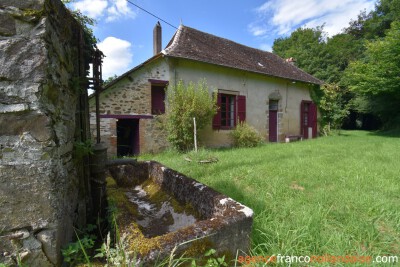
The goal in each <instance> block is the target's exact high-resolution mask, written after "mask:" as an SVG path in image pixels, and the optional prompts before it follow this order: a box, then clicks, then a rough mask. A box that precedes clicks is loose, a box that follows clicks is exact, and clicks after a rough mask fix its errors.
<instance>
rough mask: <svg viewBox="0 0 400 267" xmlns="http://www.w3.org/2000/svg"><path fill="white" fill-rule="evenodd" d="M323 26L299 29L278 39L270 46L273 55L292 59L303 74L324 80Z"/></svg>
mask: <svg viewBox="0 0 400 267" xmlns="http://www.w3.org/2000/svg"><path fill="white" fill-rule="evenodd" d="M325 35H326V34H325V32H324V31H323V26H321V27H317V28H315V29H311V28H299V29H297V30H295V31H294V32H292V34H291V35H290V37H285V38H278V39H276V40H275V41H274V44H273V46H272V49H273V53H275V54H277V55H279V56H280V57H282V58H290V57H293V58H294V59H295V60H296V65H297V66H298V67H299V68H301V69H302V70H304V71H305V72H307V73H309V74H311V75H314V76H316V77H317V78H319V79H322V80H324V79H325V78H326V77H325V74H323V73H322V72H321V70H324V69H325V68H324V65H325V57H326V49H325V43H324V40H325Z"/></svg>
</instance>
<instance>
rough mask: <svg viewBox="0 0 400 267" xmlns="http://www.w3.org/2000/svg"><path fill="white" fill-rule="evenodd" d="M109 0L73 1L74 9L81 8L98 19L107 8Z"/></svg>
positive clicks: (83, 11) (86, 13) (84, 12)
mask: <svg viewBox="0 0 400 267" xmlns="http://www.w3.org/2000/svg"><path fill="white" fill-rule="evenodd" d="M107 5H108V3H107V0H82V1H79V2H75V3H72V7H73V9H75V10H76V9H79V10H80V11H81V12H82V13H83V14H85V15H87V16H89V17H91V18H94V19H97V18H99V17H100V16H101V15H102V14H103V12H104V10H105V9H106V8H107Z"/></svg>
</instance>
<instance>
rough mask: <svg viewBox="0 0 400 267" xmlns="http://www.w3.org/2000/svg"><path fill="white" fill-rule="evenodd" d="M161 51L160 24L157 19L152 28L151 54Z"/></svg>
mask: <svg viewBox="0 0 400 267" xmlns="http://www.w3.org/2000/svg"><path fill="white" fill-rule="evenodd" d="M160 52H161V24H160V22H159V21H158V22H157V24H156V26H154V30H153V54H154V55H157V54H158V53H160Z"/></svg>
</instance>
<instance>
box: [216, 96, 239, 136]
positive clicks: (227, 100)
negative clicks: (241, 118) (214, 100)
mask: <svg viewBox="0 0 400 267" xmlns="http://www.w3.org/2000/svg"><path fill="white" fill-rule="evenodd" d="M220 108H221V127H226V128H230V127H235V111H236V96H235V95H225V94H221V105H220Z"/></svg>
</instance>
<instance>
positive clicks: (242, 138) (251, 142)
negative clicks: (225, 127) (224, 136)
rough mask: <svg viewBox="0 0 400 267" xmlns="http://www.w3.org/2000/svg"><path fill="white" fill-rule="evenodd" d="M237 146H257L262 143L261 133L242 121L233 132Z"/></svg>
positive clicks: (232, 135) (234, 142) (233, 138)
mask: <svg viewBox="0 0 400 267" xmlns="http://www.w3.org/2000/svg"><path fill="white" fill-rule="evenodd" d="M231 137H232V140H233V145H234V146H235V147H255V146H258V145H259V144H261V143H262V141H263V138H262V137H261V134H260V133H259V132H258V131H257V130H256V129H255V128H254V127H252V126H250V125H248V124H247V123H246V122H240V123H239V124H238V125H237V126H236V128H235V129H234V130H233V131H232V132H231Z"/></svg>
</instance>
